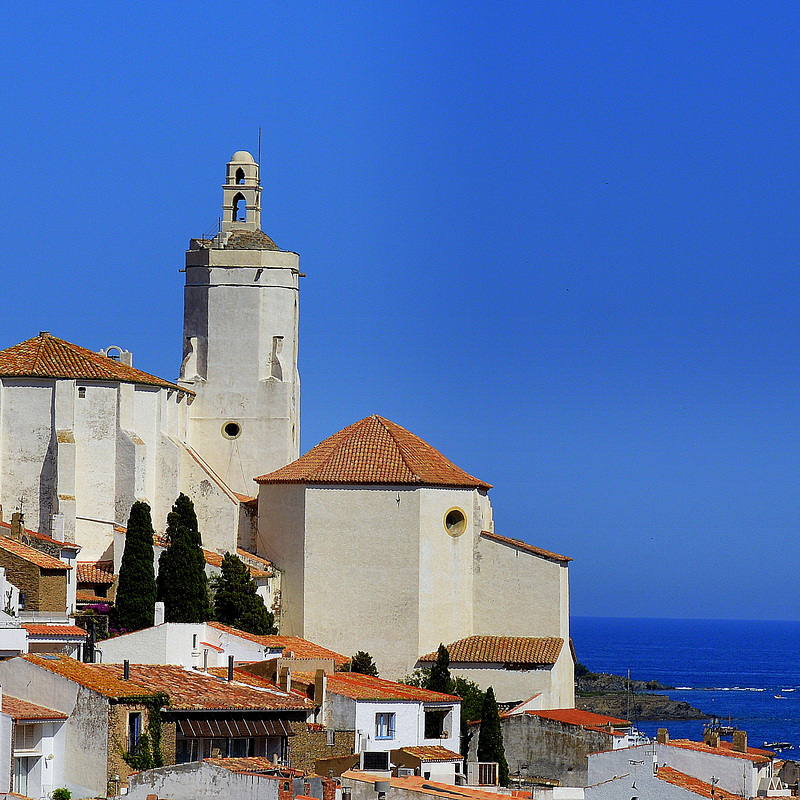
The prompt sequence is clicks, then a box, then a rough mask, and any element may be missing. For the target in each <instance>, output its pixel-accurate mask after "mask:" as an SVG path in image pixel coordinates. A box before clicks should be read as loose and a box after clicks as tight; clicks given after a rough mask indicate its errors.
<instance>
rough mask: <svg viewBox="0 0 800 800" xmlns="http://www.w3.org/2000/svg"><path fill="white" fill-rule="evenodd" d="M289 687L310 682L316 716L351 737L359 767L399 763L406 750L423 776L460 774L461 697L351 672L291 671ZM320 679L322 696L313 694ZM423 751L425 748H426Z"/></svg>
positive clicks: (448, 777)
mask: <svg viewBox="0 0 800 800" xmlns="http://www.w3.org/2000/svg"><path fill="white" fill-rule="evenodd" d="M291 681H292V684H291V685H292V687H294V689H295V690H297V689H298V687H301V686H302V687H306V688H308V689H309V690H310V689H311V688H312V687H313V693H314V695H315V698H314V700H315V702H316V703H317V704H318V705H320V706H321V708H322V717H321V719H318V722H322V724H323V725H325V727H326V728H328V729H329V730H332V731H334V732H335V734H336V736H341V735H349V736H352V737H353V752H355V753H359V754H360V759H359V766H360V768H361V769H364V770H386V769H389V766H390V765H394V766H397V765H398V764H403V763H404V759H403V754H402V753H400V752H398V751H404V750H406V751H407V749H410V750H411V752H409V753H408V754H409V755H411V756H413V757H415V758H416V759H417V760H419V761H423V762H424V763H426V764H427V765H428V766H427V768H426V772H427V777H429V778H431V780H441V781H445V782H447V783H455V780H456V774H463V758H462V756H461V754H460V752H459V749H460V746H461V698H460V697H456V696H454V695H448V694H441V693H439V692H432V691H430V690H428V689H420V688H418V687H416V686H407V685H405V684H402V683H395V682H394V681H387V680H384V679H383V678H376V677H373V676H371V675H361V674H359V673H357V672H335V673H332V674H326V675H324V676H323V675H320V674H319V673H318V674H317V675H313V674H311V673H302V672H294V673H292V674H291ZM320 683H321V688H322V699H321V700H320V698H319V697H317V696H316V695H317V687H318V686H319V685H320ZM426 751H428V752H426Z"/></svg>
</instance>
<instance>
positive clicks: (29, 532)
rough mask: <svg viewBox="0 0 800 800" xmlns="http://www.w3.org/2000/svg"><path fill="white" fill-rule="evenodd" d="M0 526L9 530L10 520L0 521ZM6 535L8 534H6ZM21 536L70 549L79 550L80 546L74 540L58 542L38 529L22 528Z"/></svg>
mask: <svg viewBox="0 0 800 800" xmlns="http://www.w3.org/2000/svg"><path fill="white" fill-rule="evenodd" d="M0 528H4V529H5V530H7V531H10V530H11V523H10V522H0ZM6 535H8V534H6ZM23 536H31V537H33V538H34V539H39V540H41V541H43V542H47V543H48V544H54V545H56V546H58V547H61V548H69V549H70V550H80V549H81V546H80V545H79V544H75V542H60V541H59V540H58V539H54V538H53V537H52V536H48V535H47V534H45V533H39V532H38V531H32V530H31V529H30V528H24V529H23Z"/></svg>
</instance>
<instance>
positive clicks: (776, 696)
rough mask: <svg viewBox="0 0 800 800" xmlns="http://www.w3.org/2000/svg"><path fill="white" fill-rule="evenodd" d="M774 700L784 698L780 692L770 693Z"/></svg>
mask: <svg viewBox="0 0 800 800" xmlns="http://www.w3.org/2000/svg"><path fill="white" fill-rule="evenodd" d="M772 696H773V697H774V698H775V699H776V700H785V699H786V698H785V697H784V696H783V695H782V694H774V695H772Z"/></svg>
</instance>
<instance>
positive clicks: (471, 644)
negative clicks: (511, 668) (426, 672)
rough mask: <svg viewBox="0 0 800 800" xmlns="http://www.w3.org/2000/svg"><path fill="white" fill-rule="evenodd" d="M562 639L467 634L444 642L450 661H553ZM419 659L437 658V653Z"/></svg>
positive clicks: (533, 662)
mask: <svg viewBox="0 0 800 800" xmlns="http://www.w3.org/2000/svg"><path fill="white" fill-rule="evenodd" d="M563 646H564V640H563V639H559V638H557V637H555V636H544V637H526V636H468V637H467V638H466V639H459V640H458V641H457V642H452V643H451V644H449V645H447V652H448V654H449V655H450V662H451V663H454V662H478V663H491V664H530V665H544V664H555V663H556V661H557V660H558V656H559V653H560V652H561V648H562V647H563ZM419 660H420V661H436V653H428V654H426V655H424V656H421V657H420V659H419Z"/></svg>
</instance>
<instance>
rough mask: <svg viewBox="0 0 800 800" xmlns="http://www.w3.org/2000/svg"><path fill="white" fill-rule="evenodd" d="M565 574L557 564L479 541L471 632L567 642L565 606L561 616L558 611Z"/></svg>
mask: <svg viewBox="0 0 800 800" xmlns="http://www.w3.org/2000/svg"><path fill="white" fill-rule="evenodd" d="M566 573H567V567H566V564H563V563H562V562H557V561H552V560H550V559H546V558H542V557H540V556H537V555H534V554H533V553H529V552H527V551H525V550H522V549H520V548H516V547H513V546H509V545H505V544H501V543H500V542H495V541H493V540H491V539H487V538H485V537H480V538H479V539H478V543H477V552H476V562H475V627H474V630H473V633H475V634H478V635H481V636H560V637H562V638H566V639H568V638H569V627H568V624H569V617H568V613H569V606H568V605H567V608H566V609H565V614H562V612H561V601H562V595H563V588H562V580H566ZM562 575H563V577H562ZM511 598H513V602H510V599H511Z"/></svg>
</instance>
